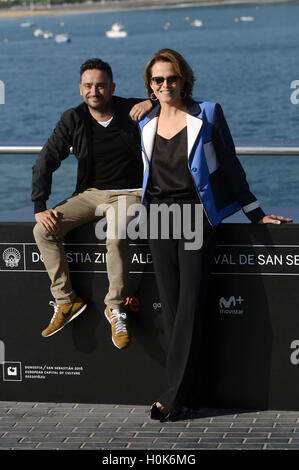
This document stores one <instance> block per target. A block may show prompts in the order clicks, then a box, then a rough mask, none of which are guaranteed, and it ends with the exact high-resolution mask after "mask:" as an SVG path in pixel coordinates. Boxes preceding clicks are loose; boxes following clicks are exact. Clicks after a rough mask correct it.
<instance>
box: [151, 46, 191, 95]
mask: <svg viewBox="0 0 299 470" xmlns="http://www.w3.org/2000/svg"><path fill="white" fill-rule="evenodd" d="M157 62H171V64H172V65H173V68H174V70H175V72H176V74H177V75H179V76H180V77H182V79H183V80H184V81H185V84H184V87H183V90H184V91H185V93H186V97H187V96H191V95H192V90H193V85H194V82H195V78H194V75H193V70H192V69H191V67H190V65H189V64H188V63H187V62H186V60H185V59H184V57H183V56H182V55H181V54H179V52H177V51H174V50H172V49H160V50H159V51H158V52H156V54H154V55H153V57H152V58H151V59H150V60H149V61H148V63H147V64H146V66H145V69H144V73H143V78H144V84H145V89H146V92H147V95H148V96H151V95H152V93H153V90H152V89H151V78H152V67H153V65H154V64H156V63H157Z"/></svg>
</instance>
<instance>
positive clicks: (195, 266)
mask: <svg viewBox="0 0 299 470" xmlns="http://www.w3.org/2000/svg"><path fill="white" fill-rule="evenodd" d="M174 202H176V203H179V204H180V206H181V207H182V206H183V204H184V203H186V202H188V203H189V204H190V203H191V204H192V205H193V207H194V206H195V204H199V201H198V200H196V201H194V200H192V201H190V200H188V201H182V200H181V201H174V200H173V199H169V198H168V199H163V200H162V199H159V200H158V199H156V198H155V199H152V201H151V204H153V203H154V204H162V203H166V204H167V205H169V204H173V203H174ZM202 222H203V246H202V247H201V248H200V249H196V250H186V245H185V243H186V242H187V241H189V240H186V238H185V237H184V234H182V237H181V238H180V239H175V238H174V237H173V236H171V237H170V238H169V239H161V234H160V236H159V238H158V239H151V238H150V237H149V243H150V249H151V254H152V259H153V264H154V268H155V273H156V279H157V285H158V290H159V295H160V301H161V304H162V315H163V320H164V327H165V334H166V338H167V357H166V373H167V379H168V389H167V390H166V391H165V392H164V393H163V394H162V395H161V396H160V397H159V398H158V401H159V402H160V403H162V404H163V405H164V406H165V407H166V408H167V409H168V410H172V411H175V410H177V409H178V408H180V407H181V406H187V407H191V408H198V407H199V399H200V396H199V385H200V384H199V359H200V356H199V346H200V334H201V327H200V323H201V316H202V314H203V313H204V310H203V309H204V308H205V307H204V305H205V300H206V299H205V294H206V287H207V282H206V280H207V276H206V275H205V273H204V272H203V270H204V266H205V263H204V258H205V253H206V249H207V245H208V242H209V241H210V240H211V239H212V237H211V235H212V233H213V232H214V230H213V228H212V227H211V225H210V224H209V222H208V220H207V218H206V216H205V215H204V217H203V221H202ZM152 223H153V221H152V220H151V218H150V217H149V226H150V225H151V224H152ZM192 223H193V228H194V219H192ZM197 229H201V227H200V228H199V227H197ZM171 235H172V234H171Z"/></svg>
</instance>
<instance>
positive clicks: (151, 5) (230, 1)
mask: <svg viewBox="0 0 299 470" xmlns="http://www.w3.org/2000/svg"><path fill="white" fill-rule="evenodd" d="M271 3H283V4H285V3H294V2H293V1H292V0H284V1H283V0H262V1H257V0H223V1H217V0H186V1H185V2H184V1H183V2H176V1H174V0H163V2H162V4H161V2H160V1H159V0H151V1H144V2H143V4H140V1H138V0H127V1H124V2H122V3H120V2H115V1H113V2H109V0H108V1H104V2H101V3H83V4H82V3H75V4H69V5H66V4H64V5H55V6H52V7H50V8H45V7H44V6H41V7H40V6H36V7H35V9H33V10H31V9H30V8H21V7H17V8H9V9H0V19H2V18H3V19H4V18H24V17H35V16H50V15H61V14H62V15H71V14H87V13H100V12H103V13H106V12H113V11H124V10H125V11H127V10H148V9H164V8H189V7H200V6H220V5H246V4H251V5H252V4H256V5H257V6H260V5H266V4H271Z"/></svg>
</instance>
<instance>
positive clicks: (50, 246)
mask: <svg viewBox="0 0 299 470" xmlns="http://www.w3.org/2000/svg"><path fill="white" fill-rule="evenodd" d="M86 192H87V191H85V192H84V193H81V194H79V195H77V196H74V197H71V198H69V199H68V200H67V201H66V202H64V203H63V204H61V205H59V206H57V207H55V209H56V210H57V212H58V214H59V218H60V220H59V231H58V232H57V234H55V235H54V234H51V233H49V232H47V231H46V230H45V229H44V228H43V227H42V225H40V224H36V225H35V227H34V230H33V233H34V237H35V240H36V243H37V245H38V248H39V250H40V252H41V255H42V257H43V261H44V264H45V267H46V269H47V272H48V275H49V277H50V280H51V292H52V295H53V297H54V299H55V302H56V304H55V303H54V307H55V313H54V316H53V318H52V320H51V322H50V324H49V326H48V328H46V329H45V330H44V331H43V332H42V335H43V336H51V335H52V334H54V333H56V332H57V331H59V330H60V329H61V328H63V327H64V326H65V325H66V324H67V323H68V322H69V321H71V320H73V319H74V318H75V317H76V316H78V315H79V314H80V313H82V311H83V310H84V309H85V308H86V304H85V302H83V300H81V299H80V298H78V297H77V295H76V293H75V292H74V290H73V288H72V285H71V281H70V273H69V266H68V263H67V259H66V254H65V250H64V247H63V238H64V236H65V235H66V234H67V233H68V232H69V231H70V230H72V229H73V228H75V227H77V226H79V225H82V224H85V223H87V222H90V221H92V220H95V218H96V217H95V209H94V206H93V205H92V204H89V202H88V198H87V197H86V194H85V193H86Z"/></svg>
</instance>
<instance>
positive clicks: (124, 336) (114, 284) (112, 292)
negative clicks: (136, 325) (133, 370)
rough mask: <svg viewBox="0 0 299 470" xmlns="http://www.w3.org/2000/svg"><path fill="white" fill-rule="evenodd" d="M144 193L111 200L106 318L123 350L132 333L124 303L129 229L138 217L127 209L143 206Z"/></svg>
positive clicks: (111, 195) (119, 195)
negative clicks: (133, 220) (137, 205)
mask: <svg viewBox="0 0 299 470" xmlns="http://www.w3.org/2000/svg"><path fill="white" fill-rule="evenodd" d="M140 201H141V191H128V192H123V193H116V192H110V193H109V194H108V197H107V202H108V204H109V206H110V207H109V209H108V210H107V213H106V216H107V240H106V247H107V274H108V280H109V290H108V293H107V295H106V297H105V300H104V302H105V304H106V306H107V307H106V309H105V315H106V317H107V319H108V321H109V322H110V323H111V327H112V341H113V343H114V345H115V346H116V347H117V348H119V349H123V348H125V347H126V346H128V345H129V343H130V340H131V338H130V333H129V331H128V328H127V324H126V319H127V317H126V314H125V312H124V304H125V301H126V297H127V295H128V291H127V288H128V278H129V267H130V259H129V242H130V240H129V238H128V236H127V226H128V224H129V222H130V221H131V220H132V219H133V218H134V216H128V214H127V209H128V207H129V206H130V205H132V204H140Z"/></svg>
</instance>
